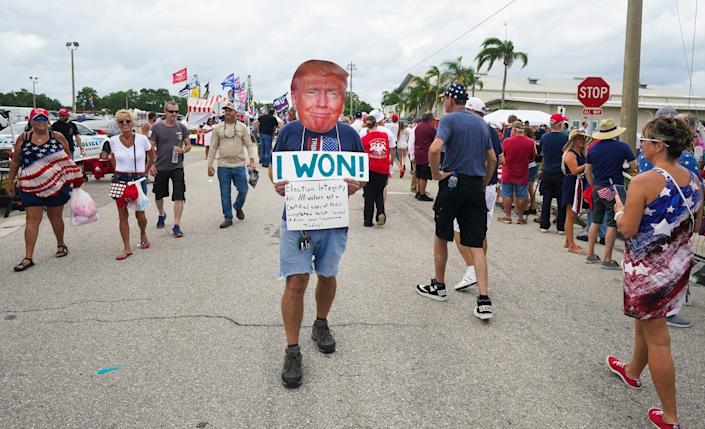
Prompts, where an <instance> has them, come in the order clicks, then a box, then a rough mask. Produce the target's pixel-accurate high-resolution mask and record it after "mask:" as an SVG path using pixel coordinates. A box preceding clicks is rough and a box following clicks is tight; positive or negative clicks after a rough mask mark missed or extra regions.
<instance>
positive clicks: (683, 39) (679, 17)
mask: <svg viewBox="0 0 705 429" xmlns="http://www.w3.org/2000/svg"><path fill="white" fill-rule="evenodd" d="M674 3H675V4H676V14H677V15H678V29H679V30H680V32H681V45H682V46H683V57H684V58H685V71H686V72H687V73H688V79H689V80H690V81H691V82H692V80H693V77H692V74H691V71H690V63H689V62H688V52H687V51H686V48H685V36H683V24H682V23H681V11H680V8H679V7H678V0H675V1H674ZM696 5H697V2H696Z"/></svg>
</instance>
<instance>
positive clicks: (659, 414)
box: [647, 408, 681, 429]
mask: <svg viewBox="0 0 705 429" xmlns="http://www.w3.org/2000/svg"><path fill="white" fill-rule="evenodd" d="M647 414H648V416H649V421H650V422H651V424H652V425H654V427H657V428H659V429H680V427H681V424H680V423H665V422H664V421H663V411H661V410H660V409H659V408H649V411H648V413H647Z"/></svg>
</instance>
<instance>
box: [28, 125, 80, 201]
mask: <svg viewBox="0 0 705 429" xmlns="http://www.w3.org/2000/svg"><path fill="white" fill-rule="evenodd" d="M20 150H21V151H22V156H21V158H22V167H21V170H20V174H19V183H18V188H19V190H20V192H21V193H22V194H21V197H22V201H23V202H24V201H25V200H27V202H29V204H27V205H31V206H39V205H47V206H52V205H58V204H53V201H51V199H52V198H54V197H61V198H62V199H63V197H64V196H65V194H66V193H68V191H69V189H67V188H68V187H69V184H71V183H72V182H74V181H75V180H77V179H82V177H83V176H82V174H81V170H80V168H79V167H78V166H77V165H76V164H75V163H74V162H73V160H72V159H71V157H69V155H68V154H67V153H66V152H65V151H64V147H63V146H61V143H59V142H58V141H57V140H56V139H55V138H54V136H53V135H50V137H49V141H47V142H46V143H44V144H40V145H37V144H33V143H32V137H31V134H28V135H27V136H26V138H25V140H24V141H23V142H22V146H21V149H20ZM66 200H68V199H67V198H66ZM66 200H64V203H65V202H66Z"/></svg>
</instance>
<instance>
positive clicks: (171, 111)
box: [167, 110, 179, 114]
mask: <svg viewBox="0 0 705 429" xmlns="http://www.w3.org/2000/svg"><path fill="white" fill-rule="evenodd" d="M167 112H169V113H174V114H176V113H179V111H178V110H167Z"/></svg>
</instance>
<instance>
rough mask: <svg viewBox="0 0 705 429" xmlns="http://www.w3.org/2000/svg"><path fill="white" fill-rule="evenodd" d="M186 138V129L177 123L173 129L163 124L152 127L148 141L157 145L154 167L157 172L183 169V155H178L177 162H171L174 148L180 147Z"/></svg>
mask: <svg viewBox="0 0 705 429" xmlns="http://www.w3.org/2000/svg"><path fill="white" fill-rule="evenodd" d="M187 138H188V128H186V126H185V125H184V124H182V123H181V122H177V123H176V124H174V126H173V127H169V126H167V125H165V124H164V123H163V122H159V123H156V124H154V125H153V126H152V131H151V132H150V134H149V140H150V141H153V142H155V143H156V144H157V159H156V161H155V162H154V166H155V167H156V169H157V171H169V170H175V169H177V168H184V155H183V154H180V155H179V162H178V163H176V164H174V163H172V162H171V156H172V154H173V153H174V147H175V146H182V145H183V143H184V139H187Z"/></svg>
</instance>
